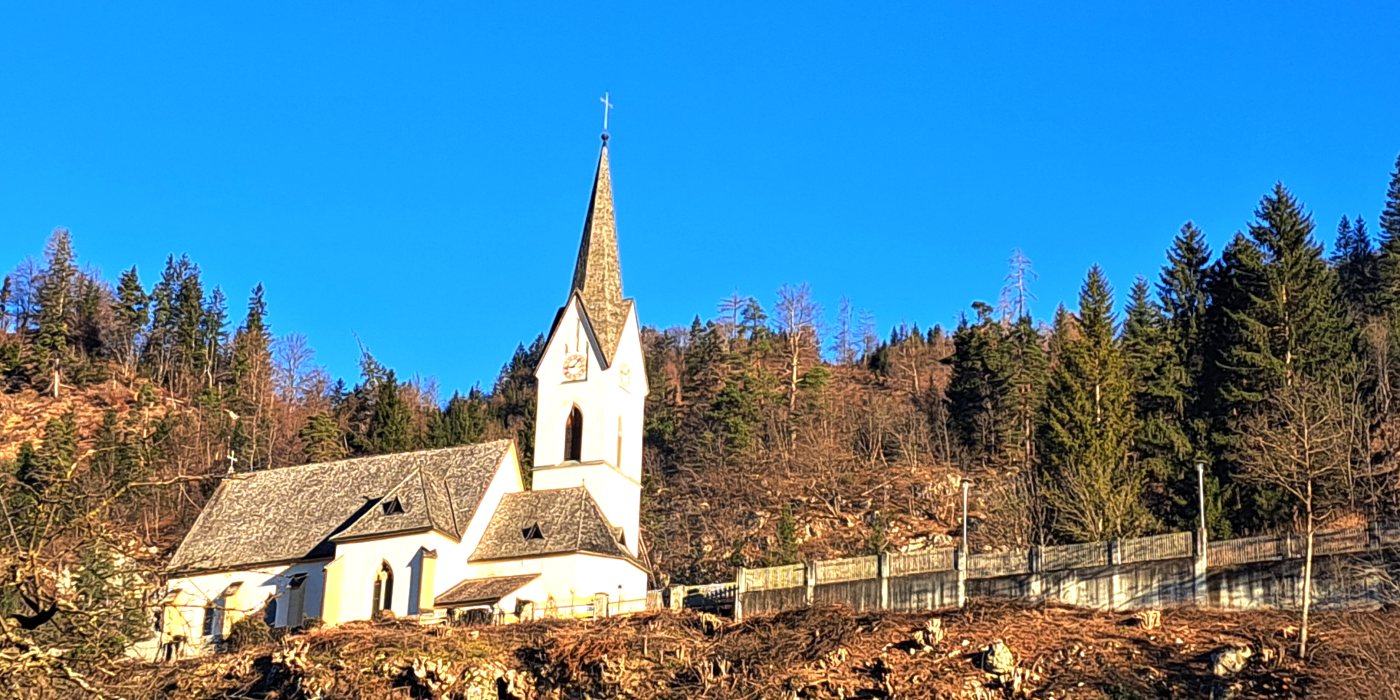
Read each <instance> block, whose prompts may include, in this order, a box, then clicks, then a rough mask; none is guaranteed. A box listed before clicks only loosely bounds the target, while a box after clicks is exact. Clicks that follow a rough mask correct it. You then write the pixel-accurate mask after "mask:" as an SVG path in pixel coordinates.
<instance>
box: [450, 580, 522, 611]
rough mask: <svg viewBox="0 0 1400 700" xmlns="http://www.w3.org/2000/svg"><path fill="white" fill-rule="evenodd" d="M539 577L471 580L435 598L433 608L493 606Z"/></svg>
mask: <svg viewBox="0 0 1400 700" xmlns="http://www.w3.org/2000/svg"><path fill="white" fill-rule="evenodd" d="M539 577H540V575H539V574H521V575H519V576H496V577H494V578H469V579H467V580H465V581H463V582H461V583H459V584H457V585H455V586H453V587H451V588H449V589H447V590H446V591H445V592H443V594H442V595H440V596H438V597H437V598H435V599H434V600H433V607H435V608H459V607H463V606H467V605H493V604H495V603H499V602H500V601H501V599H502V598H504V597H506V596H508V595H510V594H512V593H514V592H516V591H518V590H520V589H521V588H522V587H523V586H524V585H525V584H527V583H529V582H531V581H534V580H535V579H537V578H539Z"/></svg>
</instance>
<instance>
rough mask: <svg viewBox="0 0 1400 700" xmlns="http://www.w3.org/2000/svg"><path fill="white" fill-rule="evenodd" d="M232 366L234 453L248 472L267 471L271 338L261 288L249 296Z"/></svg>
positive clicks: (270, 389) (231, 404)
mask: <svg viewBox="0 0 1400 700" xmlns="http://www.w3.org/2000/svg"><path fill="white" fill-rule="evenodd" d="M211 329H212V326H209V327H207V328H206V331H205V332H206V333H207V334H209V335H211V336H212V337H214V338H217V334H215V333H214V332H213V331H212V330H211ZM230 365H231V366H230V375H231V379H232V384H233V387H232V388H233V397H232V400H231V401H230V406H231V408H232V409H233V411H234V412H235V413H237V414H238V422H237V425H236V427H235V432H236V434H237V436H238V438H237V440H236V442H237V446H236V448H235V449H234V453H235V455H236V456H237V459H238V461H239V463H241V464H243V465H245V466H246V467H247V468H249V469H258V468H261V467H265V466H267V465H268V463H269V462H270V461H271V457H272V445H271V444H270V441H271V438H270V433H271V429H272V422H271V415H270V414H271V406H272V402H273V396H272V336H271V333H270V332H269V330H268V326H267V302H266V301H265V300H264V299H263V286H262V285H261V284H259V285H257V286H256V287H254V288H253V291H252V293H251V294H250V295H249V297H248V313H247V315H246V316H245V317H244V319H243V324H242V325H240V326H239V327H238V330H237V331H235V332H234V334H233V343H232V360H231V363H230Z"/></svg>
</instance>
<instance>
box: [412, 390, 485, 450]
mask: <svg viewBox="0 0 1400 700" xmlns="http://www.w3.org/2000/svg"><path fill="white" fill-rule="evenodd" d="M490 420H491V417H490V409H489V407H488V406H487V405H486V399H485V397H483V396H482V394H481V389H479V388H477V387H472V389H471V391H470V392H468V393H467V395H466V396H462V395H461V394H456V393H454V394H453V395H452V398H451V399H449V400H448V401H447V406H446V407H445V408H443V410H441V411H439V412H437V413H436V414H434V415H433V416H432V418H431V419H430V420H429V422H428V444H429V445H431V446H433V447H452V446H454V445H470V444H472V443H475V442H479V441H480V440H481V439H482V438H483V437H484V436H485V435H486V427H487V425H488V424H489V423H490Z"/></svg>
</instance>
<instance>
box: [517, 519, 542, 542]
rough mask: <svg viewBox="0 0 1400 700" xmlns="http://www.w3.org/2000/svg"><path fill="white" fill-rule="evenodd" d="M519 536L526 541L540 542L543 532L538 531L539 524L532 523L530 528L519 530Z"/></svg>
mask: <svg viewBox="0 0 1400 700" xmlns="http://www.w3.org/2000/svg"><path fill="white" fill-rule="evenodd" d="M520 536H521V537H523V538H525V539H527V540H542V539H544V530H541V529H540V524H539V523H533V524H531V525H530V527H526V528H521V530H520Z"/></svg>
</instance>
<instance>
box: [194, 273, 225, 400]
mask: <svg viewBox="0 0 1400 700" xmlns="http://www.w3.org/2000/svg"><path fill="white" fill-rule="evenodd" d="M227 327H228V300H227V299H226V298H225V297H224V292H223V290H222V289H219V288H218V287H214V290H213V291H212V292H210V293H209V300H208V302H207V303H206V304H205V306H204V312H203V313H202V314H200V324H199V338H200V340H199V344H200V352H199V360H200V371H201V374H202V375H203V377H204V388H205V390H210V389H213V388H214V386H215V384H216V383H218V382H219V380H221V379H223V372H224V371H225V369H226V368H225V366H224V357H223V352H224V346H225V345H227V343H228V330H227Z"/></svg>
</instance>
